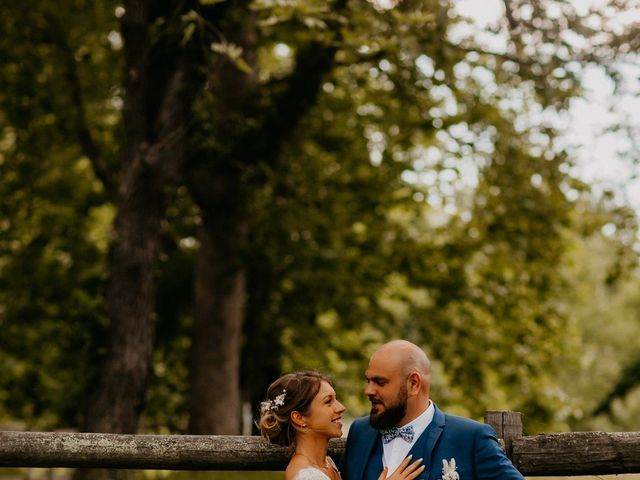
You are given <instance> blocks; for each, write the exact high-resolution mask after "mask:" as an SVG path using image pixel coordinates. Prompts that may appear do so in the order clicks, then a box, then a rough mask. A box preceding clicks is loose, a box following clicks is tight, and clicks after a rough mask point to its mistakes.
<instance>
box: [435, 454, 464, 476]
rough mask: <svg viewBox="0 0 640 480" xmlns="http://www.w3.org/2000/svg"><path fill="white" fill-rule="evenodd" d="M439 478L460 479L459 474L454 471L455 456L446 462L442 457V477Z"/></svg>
mask: <svg viewBox="0 0 640 480" xmlns="http://www.w3.org/2000/svg"><path fill="white" fill-rule="evenodd" d="M440 480H460V475H458V472H456V459H455V458H452V459H451V460H449V461H448V462H447V461H446V460H445V459H442V478H441V479H440Z"/></svg>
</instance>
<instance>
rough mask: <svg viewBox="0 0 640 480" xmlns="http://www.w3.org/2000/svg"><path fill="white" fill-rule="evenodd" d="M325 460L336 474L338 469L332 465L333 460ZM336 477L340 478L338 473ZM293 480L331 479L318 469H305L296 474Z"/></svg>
mask: <svg viewBox="0 0 640 480" xmlns="http://www.w3.org/2000/svg"><path fill="white" fill-rule="evenodd" d="M327 460H328V461H329V464H330V465H331V466H332V467H333V468H335V470H336V472H338V468H337V467H336V464H335V463H333V459H331V458H329V457H327ZM338 477H340V472H338ZM340 478H342V477H340ZM293 480H331V478H329V476H328V475H327V474H326V473H324V472H323V471H322V470H320V469H319V468H315V467H306V468H303V469H302V470H300V471H299V472H298V473H296V476H295V477H293Z"/></svg>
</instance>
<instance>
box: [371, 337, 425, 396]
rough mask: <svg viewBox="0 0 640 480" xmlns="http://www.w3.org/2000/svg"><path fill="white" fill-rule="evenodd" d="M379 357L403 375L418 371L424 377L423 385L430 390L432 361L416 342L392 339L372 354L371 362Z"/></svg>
mask: <svg viewBox="0 0 640 480" xmlns="http://www.w3.org/2000/svg"><path fill="white" fill-rule="evenodd" d="M376 357H377V358H378V359H380V360H382V361H383V362H385V363H387V364H388V365H389V366H391V367H392V368H394V370H396V369H397V371H398V372H399V373H400V374H401V375H403V376H408V375H410V374H411V373H412V372H416V373H418V374H419V375H420V377H421V378H422V386H423V387H425V388H426V390H425V392H426V393H427V394H428V392H429V383H430V379H431V361H430V360H429V357H427V354H426V353H424V351H423V350H422V349H421V348H420V347H418V346H417V345H416V344H414V343H411V342H409V341H407V340H392V341H390V342H388V343H385V344H384V345H382V346H381V347H380V348H378V350H376V351H375V352H374V353H373V355H371V362H373V360H374V358H376Z"/></svg>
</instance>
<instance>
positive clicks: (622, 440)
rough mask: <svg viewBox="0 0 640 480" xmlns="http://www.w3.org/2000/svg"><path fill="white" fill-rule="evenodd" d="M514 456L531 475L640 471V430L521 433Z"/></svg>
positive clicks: (604, 473)
mask: <svg viewBox="0 0 640 480" xmlns="http://www.w3.org/2000/svg"><path fill="white" fill-rule="evenodd" d="M511 459H512V461H513V463H514V465H515V466H516V467H517V468H518V470H520V472H522V474H523V475H529V476H552V475H558V476H574V475H617V474H621V473H640V432H625V433H606V432H574V433H552V434H543V435H533V436H530V437H520V438H516V439H514V440H513V445H512V450H511Z"/></svg>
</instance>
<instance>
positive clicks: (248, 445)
mask: <svg viewBox="0 0 640 480" xmlns="http://www.w3.org/2000/svg"><path fill="white" fill-rule="evenodd" d="M485 422H486V423H488V424H490V425H491V426H492V427H493V428H494V429H495V430H496V432H497V433H498V436H499V437H500V439H501V442H502V443H503V446H504V448H505V451H506V452H507V455H509V457H510V458H511V460H512V461H513V463H514V464H515V466H516V467H517V468H518V470H520V472H522V474H523V475H526V476H547V475H560V476H577V475H606V474H620V473H640V432H628V433H606V432H573V433H551V434H540V435H533V436H524V435H523V430H522V422H521V419H520V414H519V413H516V412H502V411H491V412H487V414H486V416H485ZM344 446H345V442H344V439H340V440H333V441H332V442H331V444H330V454H331V455H332V456H333V457H334V458H336V459H338V458H339V457H340V456H341V455H342V453H343V452H344ZM286 463H287V449H285V448H281V447H275V446H272V445H269V444H268V443H267V442H266V441H265V440H263V439H262V438H260V437H247V436H227V435H224V436H215V435H119V434H105V433H69V432H14V431H1V432H0V467H46V468H52V467H85V468H127V469H163V470H284V467H285V465H286Z"/></svg>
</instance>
